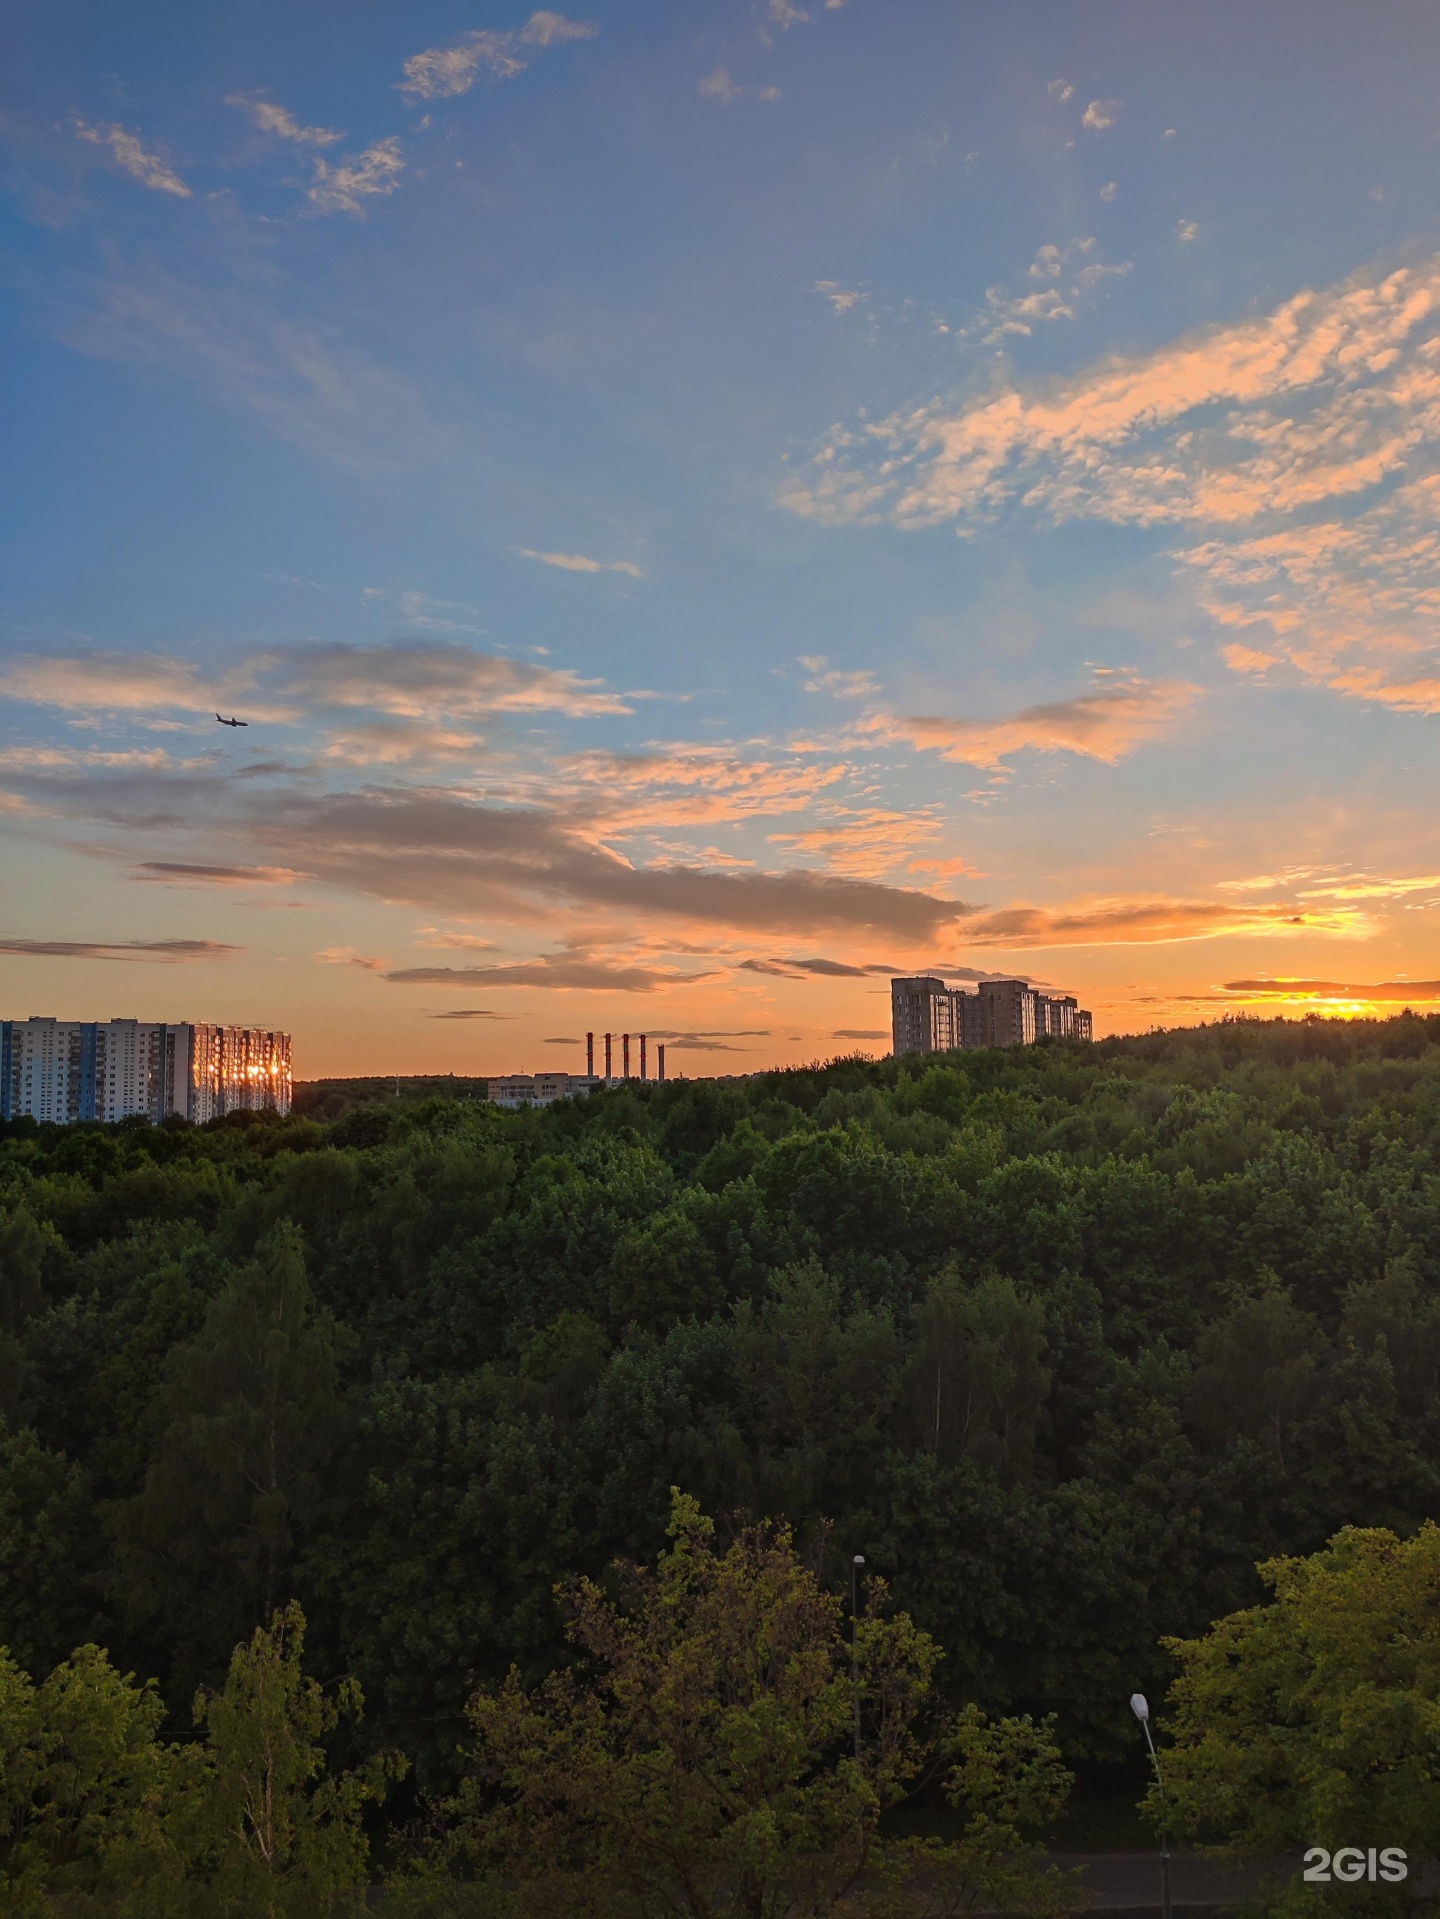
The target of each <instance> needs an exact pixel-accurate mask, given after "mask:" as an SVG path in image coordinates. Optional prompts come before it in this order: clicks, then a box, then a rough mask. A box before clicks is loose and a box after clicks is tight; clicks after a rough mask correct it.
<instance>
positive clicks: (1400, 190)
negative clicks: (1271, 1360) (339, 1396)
mask: <svg viewBox="0 0 1440 1919" xmlns="http://www.w3.org/2000/svg"><path fill="white" fill-rule="evenodd" d="M12 40H13V43H14V51H13V57H12V59H11V61H10V62H9V80H8V89H7V92H6V94H5V98H4V118H3V128H4V134H5V145H6V152H7V174H6V180H7V188H8V191H7V195H6V199H5V202H4V214H3V218H4V228H3V265H4V288H5V305H4V322H3V323H4V327H5V334H6V338H5V346H6V349H7V350H6V353H5V356H4V366H5V372H4V376H3V378H4V404H5V410H6V425H7V433H6V441H7V445H8V446H9V448H10V449H11V458H10V459H9V461H7V463H6V470H5V478H4V482H3V484H4V487H5V495H4V512H3V517H0V537H3V564H0V810H3V817H4V822H5V825H6V827H7V829H8V830H7V832H6V835H5V842H4V851H3V862H4V864H3V867H0V886H3V891H4V899H5V905H6V910H5V914H4V917H3V924H0V967H3V978H4V980H5V982H6V992H5V995H4V1000H5V1009H6V1011H7V1012H10V1013H13V1014H15V1015H23V1014H26V1013H31V1012H43V1011H56V1012H61V1013H66V1012H69V1013H72V1014H73V1013H85V1014H108V1013H112V1012H124V1011H139V1012H145V1013H152V1014H159V1013H165V1014H167V1015H169V1016H170V1017H179V1016H191V1017H202V1018H223V1019H232V1018H233V1019H265V1020H268V1021H275V1022H278V1023H283V1024H286V1025H288V1026H290V1027H292V1028H293V1030H294V1032H295V1034H296V1040H297V1058H298V1061H299V1068H300V1070H301V1071H302V1072H307V1071H308V1072H322V1071H343V1070H353V1071H363V1070H369V1069H374V1070H395V1069H405V1068H414V1069H420V1068H427V1069H429V1068H436V1067H444V1066H453V1067H454V1068H455V1069H456V1070H460V1071H485V1070H487V1069H490V1070H494V1069H500V1068H506V1067H517V1066H522V1065H525V1064H527V1063H529V1064H531V1065H536V1064H541V1063H546V1064H567V1063H572V1062H574V1060H575V1058H576V1055H575V1049H574V1045H573V1042H574V1040H575V1039H576V1037H577V1036H578V1035H579V1034H580V1033H583V1031H584V1030H586V1029H587V1028H595V1029H597V1030H601V1029H604V1028H606V1027H611V1028H613V1029H615V1030H616V1031H619V1030H621V1029H623V1028H626V1027H628V1028H630V1029H631V1030H633V1031H639V1030H641V1029H642V1028H645V1029H648V1030H650V1031H652V1032H656V1033H659V1032H662V1031H663V1032H668V1033H670V1034H672V1035H673V1038H672V1041H671V1043H672V1045H673V1046H674V1047H675V1048H676V1063H677V1064H679V1063H682V1062H683V1061H684V1060H687V1059H688V1060H689V1061H690V1064H691V1070H702V1069H707V1070H744V1069H745V1068H747V1067H751V1066H755V1065H758V1064H761V1063H765V1062H767V1061H770V1060H783V1059H797V1058H808V1057H812V1056H814V1055H815V1054H817V1053H821V1054H824V1053H829V1052H833V1051H836V1050H839V1049H840V1048H841V1047H843V1046H848V1045H852V1044H853V1045H865V1046H869V1047H871V1048H872V1049H873V1048H878V1047H879V1046H880V1045H881V1043H882V1041H881V1038H880V1036H881V1035H883V1032H884V1029H885V1025H886V1019H887V1008H886V991H887V989H886V981H885V973H886V971H887V970H888V969H889V968H890V967H891V966H894V967H897V968H899V967H903V968H907V969H908V968H910V967H916V966H922V965H923V966H927V967H934V968H939V969H942V970H945V971H947V972H949V973H951V974H952V976H954V977H956V978H957V979H961V978H964V977H966V976H974V975H976V974H980V973H986V972H999V973H1010V972H1022V973H1024V974H1026V975H1027V976H1031V977H1035V978H1039V979H1042V980H1045V981H1048V982H1052V983H1056V984H1060V985H1063V986H1066V987H1068V988H1070V989H1073V990H1078V991H1079V992H1080V993H1081V994H1082V997H1083V998H1084V999H1085V1000H1086V1001H1087V1002H1088V1003H1090V1004H1091V1005H1093V1006H1094V1008H1095V1010H1096V1013H1097V1023H1098V1025H1099V1026H1100V1028H1101V1029H1102V1030H1125V1029H1133V1028H1135V1027H1143V1026H1146V1025H1149V1024H1151V1023H1153V1022H1155V1021H1158V1020H1174V1019H1190V1018H1197V1017H1203V1016H1209V1015H1212V1014H1213V1013H1214V1011H1215V1010H1216V1008H1217V1007H1219V1006H1222V1005H1231V1006H1246V1005H1249V1006H1264V1005H1273V1004H1279V1005H1282V1006H1285V1007H1287V1008H1294V1007H1300V1006H1304V1005H1311V1004H1318V1005H1322V1006H1325V1007H1329V1008H1336V1009H1341V1010H1343V1009H1346V1008H1354V1009H1356V1010H1363V1009H1366V1008H1369V1007H1372V1006H1376V1005H1380V1006H1385V1005H1391V1004H1394V1003H1395V1002H1396V1001H1397V1000H1399V999H1404V998H1409V999H1413V1000H1414V1001H1415V1003H1417V1004H1419V1003H1426V1002H1428V1001H1429V1000H1431V999H1433V998H1434V997H1435V996H1436V995H1437V994H1440V985H1437V984H1436V981H1435V979H1434V977H1433V976H1434V975H1435V974H1437V973H1440V965H1437V963H1436V960H1437V955H1436V953H1435V950H1434V939H1435V915H1436V913H1437V912H1440V874H1437V869H1440V857H1437V849H1436V847H1435V845H1434V844H1433V841H1434V832H1433V828H1432V826H1431V824H1430V822H1431V821H1432V820H1433V818H1434V815H1435V801H1436V798H1437V794H1436V791H1435V788H1436V777H1435V771H1434V753H1433V745H1432V741H1433V728H1434V725H1435V718H1434V715H1435V713H1436V711H1437V710H1440V670H1437V664H1436V658H1435V643H1434V640H1433V631H1434V626H1435V621H1434V614H1435V612H1436V611H1437V610H1440V598H1437V594H1440V578H1437V566H1440V545H1437V541H1436V529H1435V523H1434V522H1435V512H1436V502H1437V497H1440V494H1437V488H1440V480H1437V478H1436V475H1437V462H1436V459H1435V441H1436V436H1437V433H1440V319H1437V316H1440V304H1437V300H1440V261H1437V258H1436V250H1437V245H1440V241H1437V236H1436V232H1435V227H1436V217H1435V214H1434V211H1433V209H1434V207H1435V205H1436V204H1437V193H1436V190H1437V186H1440V178H1437V173H1440V63H1437V58H1436V56H1437V53H1440V21H1437V19H1436V17H1435V15H1434V13H1433V10H1432V9H1428V8H1424V7H1421V6H1419V5H1408V4H1405V5H1401V4H1393V5H1380V6H1377V7H1373V8H1366V9H1361V8H1357V7H1354V6H1353V5H1344V6H1341V5H1335V6H1324V5H1314V4H1307V5H1304V6H1300V5H1290V4H1274V5H1268V6H1266V5H1261V6H1255V5H1249V6H1229V5H1212V6H1209V7H1207V8H1203V9H1197V8H1194V7H1185V6H1179V5H1164V4H1153V3H1152V4H1145V5H1087V6H1084V7H1076V6H1074V5H1067V6H1060V5H1032V6H1024V5H1015V4H1005V5H992V6H978V5H964V4H956V3H955V0H888V3H887V4H884V5H881V4H879V0H846V3H845V4H844V5H840V6H837V5H834V4H829V5H826V4H824V0H805V3H804V4H800V3H799V0H745V3H744V4H738V3H737V4H730V0H708V3H707V4H698V0H697V3H695V4H689V3H686V0H669V3H668V4H663V5H662V4H654V5H644V4H638V3H637V0H605V4H602V5H600V6H596V7H586V8H580V7H571V8H569V9H568V10H567V11H566V12H564V13H562V12H559V11H555V10H540V11H529V12H527V11H526V10H525V9H524V8H504V7H500V6H496V5H460V4H434V5H424V4H422V5H411V6H408V7H406V8H403V9H397V8H395V7H394V6H380V5H363V4H361V5H350V6H347V7H346V8H344V9H343V10H342V9H339V8H336V7H333V6H321V5H305V4H300V5H296V6H291V7H287V8H285V9H281V8H279V7H276V6H273V5H251V6H243V5H242V6H234V7H230V8H226V9H212V8H195V7H181V6H178V5H177V6H161V5H143V6H139V7H132V8H129V9H124V10H119V9H114V8H105V7H101V6H98V5H66V4H63V3H62V4H52V5H50V6H47V7H46V8H44V9H39V8H35V9H31V10H30V11H29V14H28V17H27V18H24V19H22V20H20V21H19V22H18V23H17V24H15V25H14V27H13V29H12ZM216 709H218V710H219V711H220V712H222V713H225V714H230V713H234V714H237V715H239V716H240V717H242V718H246V719H248V721H249V725H248V726H247V727H246V728H245V729H244V730H243V731H241V730H235V731H233V732H232V731H224V732H222V731H221V730H220V729H219V728H217V727H216V725H215V722H214V712H215V710H216ZM1276 982H1281V983H1280V984H1276ZM1297 982H1298V983H1299V984H1297ZM459 1016H463V1017H459ZM561 1042H570V1044H569V1045H568V1047H567V1045H565V1044H562V1043H561ZM707 1060H708V1068H707V1066H706V1062H707Z"/></svg>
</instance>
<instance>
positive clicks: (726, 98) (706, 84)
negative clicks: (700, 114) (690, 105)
mask: <svg viewBox="0 0 1440 1919" xmlns="http://www.w3.org/2000/svg"><path fill="white" fill-rule="evenodd" d="M742 92H743V88H741V87H737V86H736V84H735V82H734V81H733V80H732V79H731V78H730V69H729V67H726V66H719V67H712V68H711V69H710V71H709V73H707V74H706V75H705V77H704V78H703V79H702V80H701V82H700V97H701V98H702V99H703V100H715V101H718V102H719V104H720V105H721V106H722V107H728V106H729V104H730V102H731V101H732V100H738V99H739V98H740V95H741V93H742Z"/></svg>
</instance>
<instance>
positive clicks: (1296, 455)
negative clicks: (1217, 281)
mask: <svg viewBox="0 0 1440 1919" xmlns="http://www.w3.org/2000/svg"><path fill="white" fill-rule="evenodd" d="M1437 294H1440V261H1437V260H1431V261H1429V262H1428V263H1426V264H1425V265H1424V266H1421V267H1413V268H1404V269H1401V270H1400V271H1398V272H1395V273H1390V274H1387V275H1385V276H1383V277H1379V278H1377V277H1375V276H1367V275H1362V276H1358V277H1357V278H1356V279H1354V280H1352V281H1349V282H1346V283H1345V284H1344V285H1342V286H1340V287H1338V288H1335V289H1332V290H1330V291H1327V292H1323V293H1315V292H1304V293H1300V294H1297V295H1296V296H1295V297H1294V298H1293V299H1291V300H1288V301H1286V302H1285V303H1284V304H1283V305H1282V306H1280V307H1277V308H1276V309H1275V310H1274V311H1273V312H1271V313H1268V314H1265V315H1262V316H1260V317H1259V318H1256V319H1253V320H1245V321H1241V322H1239V323H1237V324H1234V325H1231V326H1224V327H1216V328H1212V329H1209V330H1207V331H1206V332H1203V333H1200V334H1196V335H1193V336H1191V337H1189V338H1187V339H1184V340H1181V341H1178V342H1176V343H1175V344H1173V345H1171V346H1166V347H1162V348H1160V349H1158V350H1157V351H1155V352H1151V353H1147V354H1141V355H1133V356H1122V357H1118V358H1115V359H1112V360H1108V361H1105V362H1104V363H1102V364H1101V365H1100V366H1099V367H1098V368H1096V369H1095V370H1094V371H1093V372H1090V373H1088V374H1085V375H1083V376H1081V377H1080V378H1079V379H1070V380H1062V381H1057V382H1048V383H1046V384H1044V385H1043V386H1037V387H1035V388H1034V389H1031V390H1029V391H1027V390H1025V389H1022V388H1011V389H1008V390H1002V391H1000V392H998V393H992V394H990V395H988V396H986V397H984V398H982V399H979V400H976V401H973V402H970V403H969V404H966V405H962V406H960V407H958V408H957V407H956V406H954V404H953V403H951V402H949V401H936V402H934V403H932V404H930V405H926V406H923V407H919V408H916V409H913V410H910V411H907V412H903V413H896V414H892V415H890V416H889V417H888V418H887V419H884V420H881V421H878V422H876V423H874V424H871V425H865V426H862V427H859V428H855V429H845V428H842V429H838V430H837V431H836V432H835V433H834V434H832V436H831V437H830V440H829V441H828V443H827V445H826V446H825V448H824V450H823V451H822V453H821V455H820V457H819V459H818V460H817V462H816V463H815V465H814V466H813V467H812V468H811V469H810V472H809V474H808V476H807V477H806V478H805V479H804V480H802V481H799V482H797V484H795V485H794V486H793V487H792V488H791V489H790V491H789V492H788V493H787V494H786V495H785V498H786V501H787V504H789V505H790V506H791V507H792V508H793V509H794V510H796V511H797V512H801V513H804V514H807V515H809V516H810V517H813V518H817V519H824V520H832V521H837V522H844V521H853V520H862V521H865V520H869V521H885V520H888V521H891V522H893V523H894V524H896V525H899V526H915V527H919V526H935V525H939V524H940V523H942V522H943V521H945V520H955V521H957V522H958V523H959V524H960V526H961V527H962V529H963V528H966V527H972V526H976V525H979V524H983V523H985V522H986V521H987V520H990V519H992V518H993V517H994V516H995V515H996V514H997V513H998V511H999V510H1000V509H1001V508H1002V507H1003V506H1005V505H1006V504H1008V503H1009V502H1010V501H1011V500H1014V499H1016V498H1019V497H1022V496H1023V499H1024V501H1025V504H1026V506H1027V507H1028V508H1029V509H1031V510H1035V511H1039V512H1042V513H1045V514H1047V515H1048V516H1049V517H1050V518H1052V519H1054V520H1066V519H1075V518H1081V517H1089V518H1094V519H1103V520H1111V521H1115V522H1117V523H1122V524H1123V523H1135V524H1140V525H1163V524H1166V523H1176V522H1181V521H1185V520H1202V521H1203V520H1209V521H1214V522H1220V523H1226V524H1237V523H1241V522H1244V521H1247V520H1251V519H1253V518H1255V517H1256V516H1257V515H1259V514H1261V513H1277V512H1286V511H1292V510H1295V509H1298V508H1313V507H1314V506H1316V505H1318V504H1320V503H1321V502H1323V501H1325V500H1330V499H1336V498H1341V497H1344V496H1346V495H1351V494H1355V493H1357V492H1360V491H1362V490H1363V489H1364V488H1366V487H1369V486H1373V485H1374V484H1376V483H1377V482H1378V481H1381V480H1383V479H1385V478H1386V476H1387V475H1390V474H1393V473H1395V472H1397V471H1398V470H1399V469H1400V467H1401V466H1402V465H1404V464H1406V463H1407V462H1408V461H1410V460H1411V459H1412V457H1413V456H1414V454H1415V452H1416V449H1417V448H1419V447H1420V446H1421V445H1422V444H1427V443H1429V442H1432V441H1433V440H1434V439H1435V437H1436V434H1437V431H1440V364H1437V361H1440V339H1437V329H1440V299H1437ZM1277 408H1283V410H1281V411H1277Z"/></svg>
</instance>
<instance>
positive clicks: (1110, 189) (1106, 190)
mask: <svg viewBox="0 0 1440 1919" xmlns="http://www.w3.org/2000/svg"><path fill="white" fill-rule="evenodd" d="M1119 191H1120V188H1119V186H1118V184H1117V183H1116V182H1115V181H1114V180H1107V181H1106V182H1105V184H1104V186H1103V187H1101V189H1100V198H1101V199H1102V200H1103V201H1104V202H1105V204H1106V206H1109V204H1110V203H1111V201H1112V200H1113V199H1114V198H1115V196H1116V194H1117V193H1118V192H1119Z"/></svg>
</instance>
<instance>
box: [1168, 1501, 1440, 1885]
mask: <svg viewBox="0 0 1440 1919" xmlns="http://www.w3.org/2000/svg"><path fill="white" fill-rule="evenodd" d="M1261 1571H1262V1575H1263V1577H1264V1579H1265V1582H1266V1584H1267V1585H1268V1586H1270V1587H1271V1588H1273V1592H1274V1599H1273V1603H1271V1604H1269V1605H1264V1606H1252V1607H1247V1608H1246V1609H1245V1610H1244V1611H1243V1612H1239V1613H1234V1614H1232V1615H1231V1616H1230V1617H1229V1618H1227V1619H1222V1620H1220V1621H1218V1622H1217V1623H1216V1625H1215V1626H1214V1627H1213V1628H1212V1629H1211V1631H1210V1632H1208V1633H1207V1634H1206V1635H1205V1636H1204V1637H1203V1638H1201V1639H1191V1640H1182V1641H1178V1642H1175V1644H1174V1646H1173V1650H1174V1652H1175V1655H1176V1657H1177V1659H1178V1661H1179V1663H1180V1677H1179V1679H1178V1680H1177V1682H1176V1685H1175V1687H1174V1693H1173V1707H1172V1716H1171V1721H1170V1730H1171V1736H1172V1737H1173V1739H1174V1741H1175V1744H1174V1746H1173V1747H1172V1748H1171V1749H1170V1750H1169V1751H1167V1752H1166V1754H1165V1771H1164V1781H1163V1790H1162V1789H1161V1786H1160V1784H1158V1783H1157V1784H1156V1785H1155V1786H1152V1789H1151V1794H1150V1801H1151V1808H1152V1813H1153V1815H1154V1816H1155V1817H1156V1818H1157V1819H1159V1818H1165V1817H1168V1818H1169V1819H1170V1821H1171V1823H1172V1825H1174V1826H1176V1827H1177V1828H1178V1829H1179V1830H1180V1831H1182V1832H1184V1833H1185V1834H1186V1835H1187V1836H1190V1837H1194V1838H1197V1839H1200V1840H1202V1841H1208V1842H1210V1843H1212V1844H1214V1843H1217V1842H1218V1843H1220V1844H1223V1845H1226V1846H1227V1847H1229V1848H1230V1849H1231V1850H1232V1851H1234V1852H1237V1853H1239V1854H1242V1855H1245V1854H1248V1855H1252V1856H1258V1857H1264V1856H1266V1855H1271V1856H1273V1855H1276V1854H1281V1853H1284V1852H1286V1851H1290V1850H1294V1849H1298V1848H1301V1847H1309V1846H1324V1847H1325V1848H1326V1849H1327V1851H1329V1852H1335V1851H1336V1850H1337V1849H1338V1848H1344V1847H1353V1846H1355V1845H1356V1843H1357V1841H1360V1842H1362V1843H1361V1848H1360V1853H1359V1855H1358V1869H1357V1861H1354V1860H1352V1861H1344V1862H1342V1863H1343V1868H1344V1869H1343V1870H1342V1872H1341V1873H1339V1874H1337V1875H1336V1877H1335V1878H1333V1879H1330V1880H1328V1885H1327V1890H1326V1891H1325V1892H1321V1891H1319V1890H1318V1883H1319V1882H1311V1883H1310V1884H1305V1883H1304V1882H1302V1881H1297V1882H1295V1883H1294V1884H1292V1885H1291V1886H1290V1887H1289V1888H1287V1897H1286V1901H1285V1903H1286V1904H1288V1905H1290V1906H1292V1907H1293V1908H1294V1909H1295V1910H1296V1911H1297V1912H1299V1911H1303V1910H1305V1909H1307V1908H1310V1907H1321V1906H1325V1905H1329V1904H1333V1903H1338V1904H1340V1905H1342V1906H1353V1905H1355V1904H1356V1903H1357V1902H1358V1903H1360V1904H1362V1905H1367V1906H1371V1907H1380V1908H1384V1907H1385V1906H1387V1905H1389V1906H1394V1907H1400V1906H1405V1905H1408V1904H1409V1903H1411V1898H1412V1891H1413V1888H1411V1887H1410V1886H1409V1885H1407V1884H1406V1883H1405V1875H1404V1874H1396V1873H1394V1872H1393V1870H1392V1871H1387V1872H1386V1873H1385V1874H1384V1875H1383V1877H1371V1876H1370V1875H1369V1874H1367V1872H1366V1853H1367V1852H1368V1849H1369V1847H1371V1846H1378V1847H1380V1848H1392V1847H1398V1848H1399V1849H1400V1851H1401V1854H1402V1857H1404V1858H1405V1859H1406V1860H1407V1861H1409V1862H1414V1863H1417V1864H1418V1862H1420V1861H1422V1860H1428V1859H1433V1858H1434V1857H1435V1856H1436V1853H1437V1851H1440V1527H1437V1526H1435V1525H1434V1524H1433V1523H1427V1524H1426V1525H1424V1526H1422V1527H1421V1529H1420V1530H1419V1532H1418V1533H1416V1534H1415V1535H1414V1537H1413V1538H1411V1539H1409V1540H1403V1541H1402V1540H1400V1539H1397V1538H1396V1536H1395V1534H1394V1533H1392V1532H1389V1531H1386V1530H1384V1529H1383V1528H1378V1527H1372V1528H1361V1527H1348V1528H1347V1529H1346V1530H1345V1531H1344V1532H1342V1533H1340V1534H1338V1535H1337V1536H1336V1538H1335V1539H1333V1540H1332V1541H1331V1543H1330V1545H1329V1547H1328V1548H1327V1549H1326V1550H1325V1551H1324V1552H1321V1553H1316V1554H1314V1555H1312V1556H1311V1557H1310V1558H1308V1559H1277V1560H1275V1561H1273V1562H1272V1563H1271V1564H1270V1565H1267V1566H1265V1567H1262V1569H1261ZM1412 1869H1413V1868H1412ZM1347 1875H1348V1883H1347ZM1387 1881H1389V1883H1388V1884H1387V1883H1386V1882H1387Z"/></svg>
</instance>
